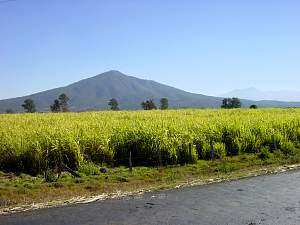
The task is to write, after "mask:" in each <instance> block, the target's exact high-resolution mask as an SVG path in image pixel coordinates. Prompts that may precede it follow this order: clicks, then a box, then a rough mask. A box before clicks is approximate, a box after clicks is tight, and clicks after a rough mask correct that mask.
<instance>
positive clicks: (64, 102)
mask: <svg viewBox="0 0 300 225" xmlns="http://www.w3.org/2000/svg"><path fill="white" fill-rule="evenodd" d="M58 100H59V105H60V107H61V111H63V112H69V104H68V102H69V100H70V99H69V97H68V96H67V95H66V94H64V93H63V94H61V95H60V96H59V97H58Z"/></svg>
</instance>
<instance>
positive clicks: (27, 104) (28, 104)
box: [22, 99, 36, 113]
mask: <svg viewBox="0 0 300 225" xmlns="http://www.w3.org/2000/svg"><path fill="white" fill-rule="evenodd" d="M22 107H23V108H24V109H25V110H26V112H27V113H34V112H36V109H35V104H34V101H33V100H32V99H26V100H25V101H24V104H23V105H22Z"/></svg>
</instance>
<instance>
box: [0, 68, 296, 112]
mask: <svg viewBox="0 0 300 225" xmlns="http://www.w3.org/2000/svg"><path fill="white" fill-rule="evenodd" d="M61 93H65V94H67V95H68V96H69V97H70V109H71V110H72V111H85V110H98V109H107V108H108V105H107V103H108V101H109V99H111V98H117V99H118V101H119V103H120V108H121V109H140V108H141V106H140V103H141V102H142V101H144V100H146V99H149V98H152V99H154V100H155V101H156V103H157V104H158V102H159V99H160V98H162V97H166V98H168V99H169V105H170V107H171V108H186V107H190V108H200V107H205V108H217V107H220V105H221V102H222V98H218V97H211V96H205V95H201V94H193V93H189V92H185V91H183V90H180V89H176V88H173V87H170V86H167V85H164V84H160V83H157V82H155V81H151V80H143V79H138V78H135V77H131V76H127V75H124V74H122V73H121V72H119V71H114V70H112V71H108V72H105V73H103V74H100V75H97V76H95V77H91V78H88V79H85V80H81V81H79V82H76V83H73V84H71V85H68V86H66V87H61V88H56V89H52V90H48V91H44V92H40V93H36V94H33V95H29V96H25V97H19V98H13V99H6V100H0V112H5V110H7V109H13V110H14V111H18V112H20V111H23V109H22V107H21V105H22V103H23V102H24V100H25V99H27V98H31V99H33V100H34V101H35V104H36V106H37V110H38V111H49V105H50V104H52V103H53V101H54V99H56V98H58V96H59V95H60V94H61ZM242 103H243V105H244V106H245V107H248V106H249V105H251V104H257V105H258V106H259V107H300V103H288V102H276V101H261V102H254V101H249V100H243V101H242Z"/></svg>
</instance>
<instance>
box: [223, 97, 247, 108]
mask: <svg viewBox="0 0 300 225" xmlns="http://www.w3.org/2000/svg"><path fill="white" fill-rule="evenodd" d="M241 107H242V103H241V100H240V99H239V98H235V97H234V98H224V99H223V101H222V105H221V108H224V109H233V108H241Z"/></svg>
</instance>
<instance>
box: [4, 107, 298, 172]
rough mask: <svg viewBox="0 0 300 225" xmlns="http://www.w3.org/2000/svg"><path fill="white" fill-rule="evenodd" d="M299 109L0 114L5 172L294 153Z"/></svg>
mask: <svg viewBox="0 0 300 225" xmlns="http://www.w3.org/2000/svg"><path fill="white" fill-rule="evenodd" d="M299 142H300V109H261V110H169V111H135V112H126V111H125V112H95V113H66V114H23V115H0V170H2V171H5V172H15V173H27V174H30V175H37V174H41V173H43V172H45V171H47V170H48V169H55V168H60V166H61V164H62V163H63V164H65V165H67V166H68V167H70V168H72V169H74V170H78V169H79V168H80V166H81V165H84V164H86V163H94V164H102V165H103V164H105V165H110V166H119V165H124V166H127V165H128V160H129V159H128V158H129V155H130V152H131V155H132V163H133V166H158V165H160V166H161V165H176V164H185V163H194V162H196V161H197V160H198V159H205V160H207V159H211V158H214V159H222V158H224V157H225V156H234V155H241V154H244V153H253V154H259V155H260V156H261V157H262V158H268V157H269V153H270V152H273V151H276V150H280V152H279V151H278V152H277V153H278V154H284V155H292V154H293V152H294V150H295V148H298V147H299Z"/></svg>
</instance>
